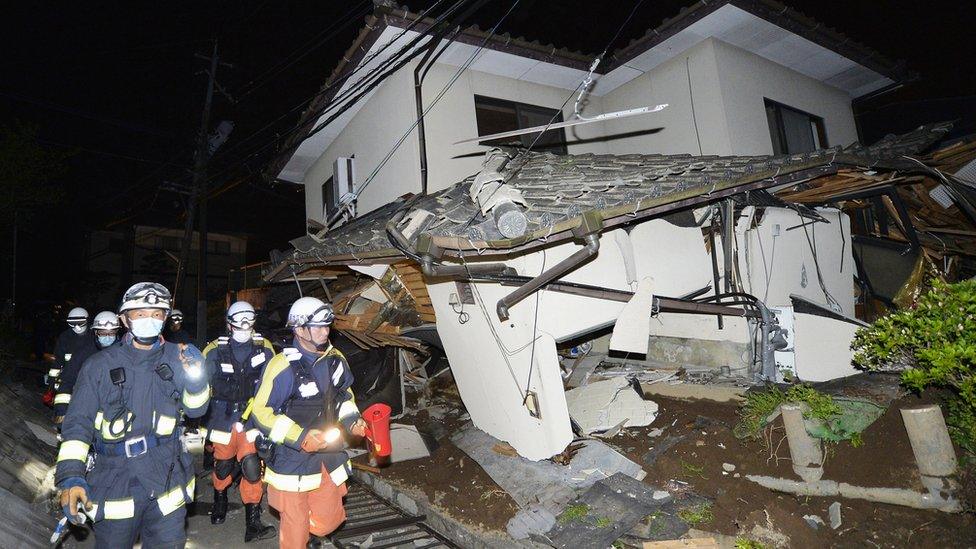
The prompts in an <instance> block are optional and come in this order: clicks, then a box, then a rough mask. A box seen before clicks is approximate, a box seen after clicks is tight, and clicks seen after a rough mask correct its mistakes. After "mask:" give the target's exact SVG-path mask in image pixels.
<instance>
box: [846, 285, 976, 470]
mask: <svg viewBox="0 0 976 549" xmlns="http://www.w3.org/2000/svg"><path fill="white" fill-rule="evenodd" d="M851 348H852V349H853V350H854V363H855V364H856V365H858V366H859V367H862V368H865V369H867V370H874V371H892V370H896V371H901V372H902V375H901V379H902V383H903V384H904V385H905V386H906V387H908V388H910V389H912V390H914V391H916V392H919V391H921V390H923V389H925V388H927V387H939V388H945V389H948V390H949V391H950V393H951V396H950V397H949V398H948V399H947V400H946V403H945V404H946V406H945V409H946V412H947V417H946V423H947V424H948V425H949V433H950V434H951V435H952V438H953V440H954V441H955V442H956V444H958V445H959V446H960V447H962V448H963V449H964V450H965V451H966V452H968V453H969V454H971V455H976V280H967V281H965V282H960V283H957V284H946V283H944V282H941V281H938V280H935V281H933V287H932V290H931V291H929V292H928V293H926V294H924V295H923V296H922V297H921V298H920V299H919V301H918V305H917V306H916V307H915V308H914V309H905V310H901V311H898V312H895V313H893V314H890V315H888V316H885V317H883V318H880V319H878V321H877V322H875V323H874V324H872V325H871V326H868V327H866V328H862V329H860V330H858V332H857V334H856V335H855V336H854V341H853V342H852V343H851Z"/></svg>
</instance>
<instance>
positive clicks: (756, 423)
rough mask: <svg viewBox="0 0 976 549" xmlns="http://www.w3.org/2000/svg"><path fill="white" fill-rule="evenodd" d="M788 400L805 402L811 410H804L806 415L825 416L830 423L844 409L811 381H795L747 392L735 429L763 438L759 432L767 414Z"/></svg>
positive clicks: (826, 421)
mask: <svg viewBox="0 0 976 549" xmlns="http://www.w3.org/2000/svg"><path fill="white" fill-rule="evenodd" d="M784 402H805V403H806V404H807V406H809V407H810V410H809V411H808V412H806V413H805V414H804V417H807V418H810V419H818V420H821V421H822V422H824V423H825V424H826V425H828V426H829V424H830V421H831V420H833V419H835V418H837V417H838V416H840V414H841V413H842V412H843V410H841V407H840V406H838V405H837V403H835V402H834V399H833V398H832V397H831V396H830V395H826V394H824V393H821V392H820V391H817V390H816V389H814V388H813V387H810V386H809V385H793V386H792V387H790V388H789V389H787V390H786V391H783V390H781V389H780V388H779V387H770V388H769V389H767V390H765V391H756V392H753V393H749V394H747V395H746V400H745V402H744V403H743V404H742V407H741V408H740V410H739V417H740V420H739V423H738V424H736V426H735V429H734V430H733V432H734V433H735V435H736V436H737V437H739V438H753V439H755V438H759V433H760V432H762V429H763V427H765V426H766V418H767V417H769V415H770V414H772V413H773V412H774V411H775V410H776V408H778V407H779V405H780V404H783V403H784Z"/></svg>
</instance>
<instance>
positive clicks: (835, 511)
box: [827, 501, 842, 530]
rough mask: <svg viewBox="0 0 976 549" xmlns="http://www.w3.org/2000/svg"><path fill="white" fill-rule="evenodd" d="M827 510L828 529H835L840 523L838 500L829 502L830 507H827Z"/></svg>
mask: <svg viewBox="0 0 976 549" xmlns="http://www.w3.org/2000/svg"><path fill="white" fill-rule="evenodd" d="M827 512H828V513H830V529H831V530H836V529H838V528H840V525H841V524H842V522H841V517H840V502H839V501H835V502H833V503H831V504H830V507H828V508H827Z"/></svg>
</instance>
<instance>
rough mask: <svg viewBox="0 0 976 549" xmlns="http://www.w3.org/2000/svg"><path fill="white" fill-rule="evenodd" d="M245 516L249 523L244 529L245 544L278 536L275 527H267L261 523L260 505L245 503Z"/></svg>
mask: <svg viewBox="0 0 976 549" xmlns="http://www.w3.org/2000/svg"><path fill="white" fill-rule="evenodd" d="M244 516H245V520H246V521H247V524H246V526H245V528H244V543H248V542H250V541H254V540H259V539H269V538H273V537H275V535H277V534H278V530H277V529H276V528H275V527H274V526H267V525H265V524H264V523H262V522H261V504H260V503H245V504H244Z"/></svg>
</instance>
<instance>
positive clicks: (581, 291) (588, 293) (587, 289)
mask: <svg viewBox="0 0 976 549" xmlns="http://www.w3.org/2000/svg"><path fill="white" fill-rule="evenodd" d="M487 280H488V281H493V282H498V283H500V284H501V285H503V286H519V285H521V284H525V283H527V282H529V281H530V280H531V279H530V278H528V277H521V276H513V277H509V278H488V279H487ZM540 290H547V291H550V292H558V293H561V294H569V295H578V296H582V297H592V298H594V299H605V300H607V301H617V302H620V303H627V302H628V301H630V300H631V298H633V297H634V292H629V291H627V290H615V289H613V288H600V287H598V286H591V285H589V284H577V283H575V282H550V283H549V284H546V285H544V286H542V288H540ZM695 293H697V292H695ZM654 308H655V309H658V310H660V311H661V312H663V313H691V314H703V315H728V316H743V317H758V316H759V313H757V312H755V311H747V310H745V309H739V308H736V307H729V306H728V305H717V304H713V303H697V302H694V301H689V300H688V298H687V297H685V298H675V297H663V296H654Z"/></svg>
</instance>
